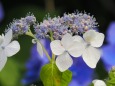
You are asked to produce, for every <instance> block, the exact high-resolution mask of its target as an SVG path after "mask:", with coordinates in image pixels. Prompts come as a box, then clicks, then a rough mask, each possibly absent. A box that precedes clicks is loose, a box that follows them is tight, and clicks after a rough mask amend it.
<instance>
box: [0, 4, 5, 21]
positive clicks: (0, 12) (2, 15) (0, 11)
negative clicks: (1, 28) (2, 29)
mask: <svg viewBox="0 0 115 86" xmlns="http://www.w3.org/2000/svg"><path fill="white" fill-rule="evenodd" d="M3 17H4V11H3V7H2V3H1V2H0V22H1V21H2V19H3Z"/></svg>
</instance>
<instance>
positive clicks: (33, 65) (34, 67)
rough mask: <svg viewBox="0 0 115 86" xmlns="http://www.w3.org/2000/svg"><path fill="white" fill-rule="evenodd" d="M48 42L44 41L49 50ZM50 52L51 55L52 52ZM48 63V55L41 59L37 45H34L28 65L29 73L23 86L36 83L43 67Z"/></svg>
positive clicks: (24, 79)
mask: <svg viewBox="0 0 115 86" xmlns="http://www.w3.org/2000/svg"><path fill="white" fill-rule="evenodd" d="M46 41H47V42H46ZM46 41H43V40H42V43H43V45H44V46H45V47H46V48H47V49H49V41H48V40H46ZM48 52H49V53H50V51H48ZM50 55H51V54H50ZM46 63H48V59H47V57H46V55H44V57H40V55H39V54H38V52H37V48H36V45H34V46H33V47H32V49H31V56H30V58H29V60H28V61H27V63H26V69H27V72H26V73H25V75H24V78H23V79H22V84H24V85H28V84H31V83H33V82H35V81H36V80H37V79H38V78H39V73H40V69H41V67H42V66H43V65H44V64H46Z"/></svg>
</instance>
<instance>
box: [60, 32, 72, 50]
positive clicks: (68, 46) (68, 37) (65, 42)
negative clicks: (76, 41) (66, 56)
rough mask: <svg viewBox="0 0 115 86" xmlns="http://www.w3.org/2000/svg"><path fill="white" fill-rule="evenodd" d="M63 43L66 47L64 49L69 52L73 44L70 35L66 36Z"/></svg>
mask: <svg viewBox="0 0 115 86" xmlns="http://www.w3.org/2000/svg"><path fill="white" fill-rule="evenodd" d="M61 43H62V45H63V46H64V48H65V49H66V50H68V49H69V48H70V47H71V45H72V43H73V38H72V36H71V35H70V34H69V33H67V34H65V35H64V36H63V38H62V40H61Z"/></svg>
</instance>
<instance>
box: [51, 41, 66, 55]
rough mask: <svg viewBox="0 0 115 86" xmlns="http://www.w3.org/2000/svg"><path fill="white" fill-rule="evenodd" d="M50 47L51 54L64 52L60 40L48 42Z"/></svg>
mask: <svg viewBox="0 0 115 86" xmlns="http://www.w3.org/2000/svg"><path fill="white" fill-rule="evenodd" d="M50 47H51V50H52V52H53V54H55V55H60V54H62V53H64V51H65V49H64V48H63V46H62V45H61V41H60V40H54V41H52V42H51V43H50Z"/></svg>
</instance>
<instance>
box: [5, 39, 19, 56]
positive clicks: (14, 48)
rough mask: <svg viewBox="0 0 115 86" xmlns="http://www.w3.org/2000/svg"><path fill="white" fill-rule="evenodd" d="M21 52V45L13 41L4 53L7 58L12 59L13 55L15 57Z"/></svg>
mask: <svg viewBox="0 0 115 86" xmlns="http://www.w3.org/2000/svg"><path fill="white" fill-rule="evenodd" d="M19 50H20V44H19V42H18V41H12V42H11V43H10V44H8V45H7V46H6V47H5V49H4V52H5V54H6V56H7V57H11V56H13V55H15V54H16V53H17V52H19Z"/></svg>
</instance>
